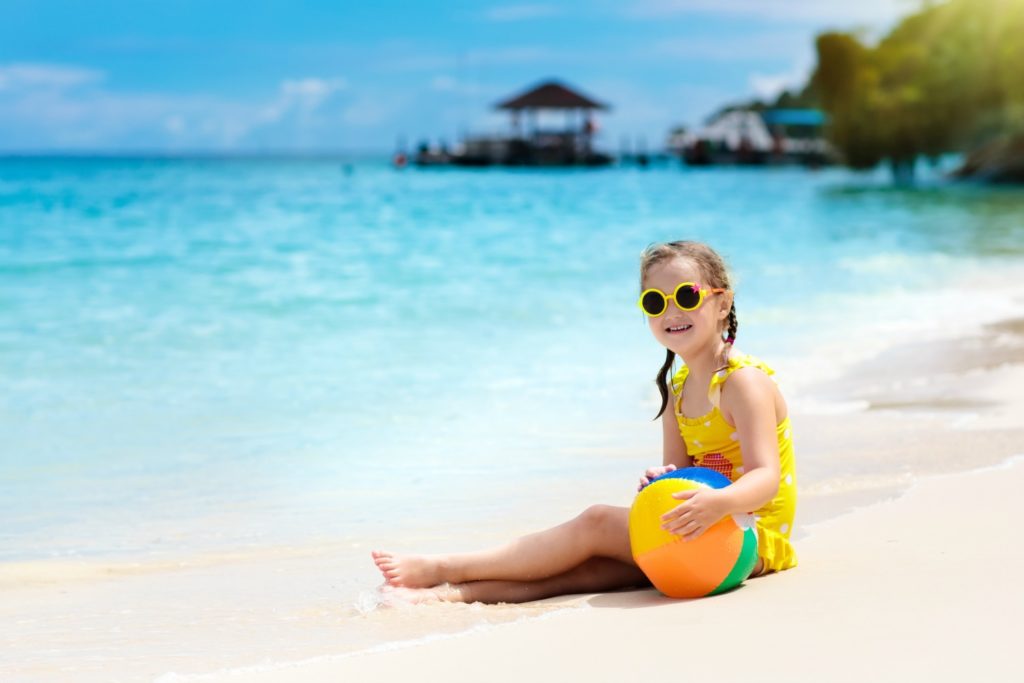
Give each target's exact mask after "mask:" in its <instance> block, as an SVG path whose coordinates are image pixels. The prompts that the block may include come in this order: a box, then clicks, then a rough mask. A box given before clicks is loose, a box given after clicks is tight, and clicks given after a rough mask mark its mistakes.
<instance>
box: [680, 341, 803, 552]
mask: <svg viewBox="0 0 1024 683" xmlns="http://www.w3.org/2000/svg"><path fill="white" fill-rule="evenodd" d="M745 367H755V368H759V369H760V370H762V371H764V372H765V373H766V374H768V375H773V374H775V371H774V370H772V369H771V368H770V367H768V366H767V365H765V364H764V363H763V362H761V361H760V360H758V359H756V358H754V357H753V356H749V355H745V354H736V355H735V356H733V357H730V358H729V365H728V367H726V368H723V369H721V370H719V371H718V372H716V373H715V374H714V375H712V377H711V386H710V387H708V398H709V399H710V400H711V404H712V406H714V407H713V408H712V409H711V412H710V413H708V414H707V415H704V416H702V417H686V416H685V415H683V413H682V401H683V382H685V381H686V376H687V374H689V368H687V367H686V366H685V365H684V366H683V367H681V368H680V369H679V371H678V372H677V373H676V374H675V375H674V376H673V377H672V394H673V395H674V396H675V400H674V402H673V405H674V409H675V415H676V421H677V422H678V423H679V433H680V434H682V435H683V441H685V442H686V452H687V454H688V455H690V456H691V457H693V464H694V466H695V467H707V468H708V469H712V470H715V471H717V472H721V473H722V474H724V475H725V476H727V477H729V480H730V481H736V480H737V479H739V478H740V477H741V476H742V475H743V455H742V454H741V453H740V443H739V439H738V437H737V436H736V428H735V427H733V426H732V425H730V424H729V423H728V422H726V421H725V418H724V417H723V416H722V412H721V411H720V410H719V409H718V404H719V399H720V398H721V395H722V385H723V384H725V381H726V380H727V379H729V375H731V374H732V373H734V372H736V371H737V370H739V369H740V368H745ZM777 431H778V438H779V492H778V493H776V494H775V498H773V499H772V500H771V501H770V502H769V503H768V504H767V505H765V506H763V507H762V508H760V509H759V510H755V511H754V517H755V518H756V519H757V554H758V555H759V556H760V557H761V559H762V560H763V561H764V571H773V572H776V571H781V570H783V569H789V568H791V567H795V566H796V552H794V550H793V546H792V544H790V542H789V534H790V533H791V532H792V530H793V516H794V514H795V513H796V472H795V471H794V466H795V463H794V458H793V434H792V430H791V429H790V425H789V417H786V419H785V420H783V421H782V422H780V423H779V425H778V428H777Z"/></svg>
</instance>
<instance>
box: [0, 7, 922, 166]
mask: <svg viewBox="0 0 1024 683" xmlns="http://www.w3.org/2000/svg"><path fill="white" fill-rule="evenodd" d="M917 4H918V3H917V2H915V1H914V0H860V2H857V3H855V4H854V3H838V2H827V1H821V0H819V1H817V2H815V1H811V0H620V1H618V2H612V1H606V0H591V1H590V2H582V1H581V2H576V1H571V2H528V3H515V2H500V1H494V2H463V1H461V0H458V1H449V2H439V1H434V0H419V1H406V2H396V1H394V0H376V1H374V0H367V1H362V2H351V1H350V0H341V1H340V2H339V1H337V0H336V1H335V2H321V1H305V2H304V1H302V0H291V1H290V2H283V1H279V0H272V1H264V2H259V1H257V0H253V1H252V2H225V1H218V0H205V1H204V2H198V1H194V0H165V1H164V2H151V1H149V0H134V1H132V2H128V1H123V0H91V1H90V2H81V1H80V0H78V1H67V0H65V1H56V0H4V2H3V4H2V6H0V152H31V151H51V152H52V151H113V152H131V151H166V152H188V151H216V152H223V151H281V150H296V151H346V150H352V151H373V150H381V151H388V150H391V149H393V148H394V146H395V144H396V140H397V139H398V137H399V136H404V137H405V139H406V140H407V141H408V142H409V143H410V144H411V143H413V142H415V141H417V140H419V139H421V138H429V139H431V140H436V139H438V138H443V139H445V140H447V141H453V140H455V139H457V137H459V136H460V135H462V134H464V133H467V132H469V133H487V132H495V131H499V130H502V129H503V127H504V126H506V125H507V124H506V121H505V117H503V116H500V115H498V114H496V113H495V112H493V111H492V107H493V104H494V103H495V102H496V101H497V100H499V99H501V98H503V97H505V96H508V95H512V94H515V93H517V92H519V91H521V90H523V89H524V88H525V87H527V86H529V85H531V84H534V83H536V82H537V81H539V80H542V79H545V78H548V77H557V78H560V79H562V80H564V81H566V82H568V83H569V84H572V85H575V86H577V87H579V88H580V89H581V90H583V91H584V92H586V93H588V94H590V95H592V96H594V97H596V98H598V99H601V100H603V101H605V102H608V103H610V104H611V105H612V107H613V109H612V111H611V112H608V113H606V114H604V115H602V116H601V117H600V123H601V126H602V140H603V143H604V144H605V145H606V146H608V147H610V148H616V147H618V145H619V142H620V140H621V139H622V137H623V136H629V137H631V138H632V139H636V138H638V137H641V136H642V137H643V138H644V139H645V140H646V141H647V144H648V146H650V147H655V146H657V145H660V144H661V142H662V141H663V139H664V138H665V135H666V133H667V131H668V129H669V128H670V127H671V126H673V125H675V124H680V123H681V124H687V125H690V126H693V125H696V124H699V123H700V121H701V120H702V119H703V118H704V117H705V116H707V115H708V114H709V113H711V112H712V111H714V110H715V109H716V108H717V107H719V106H721V105H723V104H726V103H728V102H730V101H736V100H741V99H745V98H748V97H751V96H754V95H774V94H775V93H777V92H778V91H779V89H780V88H782V87H784V86H785V85H787V84H795V83H799V82H802V81H803V80H804V79H805V78H806V76H807V74H808V73H809V71H810V69H811V68H812V66H813V61H814V53H813V37H814V35H815V33H817V32H818V31H821V30H823V29H826V28H843V29H853V28H858V27H860V28H864V29H867V30H868V31H871V32H876V33H877V31H879V30H880V29H884V28H885V27H886V26H888V25H890V24H891V23H892V21H893V20H894V18H896V17H898V16H899V15H901V14H905V13H907V12H910V11H912V10H913V9H914V8H915V7H916V6H917Z"/></svg>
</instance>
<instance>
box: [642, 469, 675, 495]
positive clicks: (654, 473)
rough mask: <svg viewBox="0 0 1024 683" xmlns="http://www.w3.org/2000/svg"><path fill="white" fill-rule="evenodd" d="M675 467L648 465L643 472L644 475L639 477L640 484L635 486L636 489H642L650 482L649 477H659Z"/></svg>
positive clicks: (672, 470)
mask: <svg viewBox="0 0 1024 683" xmlns="http://www.w3.org/2000/svg"><path fill="white" fill-rule="evenodd" d="M675 469H676V466H675V465H665V466H664V467H648V468H647V471H646V472H644V476H642V477H640V485H639V486H637V487H636V490H637V491H643V489H644V487H645V486H647V485H648V484H650V483H651V479H654V478H656V477H660V476H661V475H663V474H665V473H666V472H674V471H675Z"/></svg>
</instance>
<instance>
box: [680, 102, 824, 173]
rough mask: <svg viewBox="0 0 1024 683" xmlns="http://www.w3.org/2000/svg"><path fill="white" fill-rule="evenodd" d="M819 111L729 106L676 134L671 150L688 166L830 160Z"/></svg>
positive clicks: (816, 163)
mask: <svg viewBox="0 0 1024 683" xmlns="http://www.w3.org/2000/svg"><path fill="white" fill-rule="evenodd" d="M824 126H825V115H824V113H822V112H820V111H818V110H816V109H768V110H765V111H755V110H752V109H730V110H726V111H723V112H720V113H718V114H716V115H715V116H713V117H712V118H711V119H710V120H709V121H708V122H707V124H706V125H705V126H704V127H703V128H701V129H700V130H698V131H697V132H695V133H684V134H682V135H679V136H676V137H675V138H674V140H673V145H674V147H675V149H676V151H677V152H678V153H679V154H680V155H681V156H682V157H683V159H684V160H685V161H686V163H687V164H689V165H691V166H711V165H719V164H739V165H760V164H804V165H807V166H822V165H826V164H830V163H833V161H834V152H833V150H832V147H831V145H829V143H828V141H827V140H825V138H824V135H823V130H824Z"/></svg>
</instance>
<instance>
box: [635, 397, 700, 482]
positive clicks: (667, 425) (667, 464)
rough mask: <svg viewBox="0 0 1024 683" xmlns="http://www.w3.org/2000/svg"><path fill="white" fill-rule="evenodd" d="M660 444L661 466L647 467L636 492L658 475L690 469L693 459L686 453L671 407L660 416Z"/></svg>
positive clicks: (684, 443)
mask: <svg viewBox="0 0 1024 683" xmlns="http://www.w3.org/2000/svg"><path fill="white" fill-rule="evenodd" d="M661 443H662V459H661V462H662V466H661V467H649V468H647V471H646V472H644V475H643V476H642V477H640V485H639V486H638V487H637V489H636V490H637V491H639V490H641V489H642V488H643V487H645V486H647V485H648V484H650V483H651V479H654V478H655V477H657V476H658V475H660V474H664V473H665V472H671V471H672V470H677V469H680V468H683V467H690V466H691V465H692V464H693V458H692V457H690V456H689V455H688V454H687V453H686V442H685V441H683V435H682V434H680V433H679V424H678V423H677V422H676V416H675V414H674V413H673V412H672V407H671V406H667V407H666V408H665V412H664V413H662V414H661Z"/></svg>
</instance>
